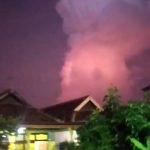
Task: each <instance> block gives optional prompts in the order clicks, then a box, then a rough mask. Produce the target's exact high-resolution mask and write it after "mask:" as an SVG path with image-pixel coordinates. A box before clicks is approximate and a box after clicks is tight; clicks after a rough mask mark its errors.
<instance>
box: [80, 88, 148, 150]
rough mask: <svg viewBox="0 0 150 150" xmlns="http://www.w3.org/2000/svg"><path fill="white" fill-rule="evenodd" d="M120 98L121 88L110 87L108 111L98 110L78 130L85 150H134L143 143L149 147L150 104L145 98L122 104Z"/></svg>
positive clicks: (106, 99)
mask: <svg viewBox="0 0 150 150" xmlns="http://www.w3.org/2000/svg"><path fill="white" fill-rule="evenodd" d="M120 101H121V97H120V95H119V92H118V89H117V88H116V87H115V86H112V87H110V88H109V89H108V91H107V93H106V96H105V97H104V111H103V112H98V111H96V112H94V113H93V114H92V115H91V116H90V117H89V119H88V120H87V121H86V123H85V124H84V125H83V126H81V127H80V128H79V129H78V134H79V147H80V149H81V150H133V149H136V148H138V149H139V147H138V146H139V145H140V146H141V145H142V144H143V145H142V146H143V148H147V146H146V145H147V143H149V142H148V141H147V139H148V138H147V137H149V136H150V115H149V114H150V104H149V103H148V102H147V101H144V100H143V101H132V102H131V101H129V102H128V104H127V105H124V106H122V105H121V103H120ZM148 131H149V132H148ZM135 143H136V144H137V143H138V146H137V145H136V144H135ZM139 143H140V144H139ZM145 150H147V149H145Z"/></svg>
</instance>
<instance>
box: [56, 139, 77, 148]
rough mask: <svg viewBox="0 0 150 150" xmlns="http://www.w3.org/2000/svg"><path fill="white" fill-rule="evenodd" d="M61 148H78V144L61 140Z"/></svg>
mask: <svg viewBox="0 0 150 150" xmlns="http://www.w3.org/2000/svg"><path fill="white" fill-rule="evenodd" d="M59 149H60V150H77V145H75V143H73V142H67V141H65V142H61V143H60V144H59Z"/></svg>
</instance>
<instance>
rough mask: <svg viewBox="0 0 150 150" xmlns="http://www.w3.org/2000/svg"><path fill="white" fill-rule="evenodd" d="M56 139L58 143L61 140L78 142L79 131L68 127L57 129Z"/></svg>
mask: <svg viewBox="0 0 150 150" xmlns="http://www.w3.org/2000/svg"><path fill="white" fill-rule="evenodd" d="M54 134H55V141H56V143H57V144H59V143H61V142H65V141H67V142H76V140H77V133H76V130H72V129H68V130H65V131H56V132H55V133H54Z"/></svg>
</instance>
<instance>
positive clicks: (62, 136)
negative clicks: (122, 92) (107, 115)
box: [0, 89, 102, 150]
mask: <svg viewBox="0 0 150 150" xmlns="http://www.w3.org/2000/svg"><path fill="white" fill-rule="evenodd" d="M95 109H99V110H102V108H101V107H100V106H99V104H98V103H97V102H96V101H95V100H94V99H93V98H92V97H90V96H85V97H81V98H78V99H74V100H70V101H67V102H63V103H59V104H56V105H53V106H50V107H46V108H44V109H42V110H39V109H37V108H35V107H33V106H31V105H30V104H28V103H27V102H26V101H25V100H24V98H22V97H21V96H20V95H19V94H18V93H17V92H15V91H13V90H11V89H9V90H6V91H4V92H3V93H1V94H0V115H1V116H3V117H5V118H7V117H14V118H16V117H17V118H19V123H18V126H17V128H18V132H17V134H14V135H12V136H8V141H9V150H56V149H57V148H56V147H57V145H58V144H59V143H61V142H63V141H75V140H76V137H77V134H76V128H78V127H79V126H80V125H81V124H82V123H83V122H84V121H85V120H86V118H87V117H88V116H89V114H90V113H91V112H92V111H93V110H95Z"/></svg>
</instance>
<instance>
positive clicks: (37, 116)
mask: <svg viewBox="0 0 150 150" xmlns="http://www.w3.org/2000/svg"><path fill="white" fill-rule="evenodd" d="M0 115H1V116H3V117H18V118H21V122H20V123H22V124H36V125H38V124H50V123H55V122H57V121H56V120H55V119H54V118H53V117H51V116H48V115H47V114H44V113H43V112H42V111H40V110H38V109H36V108H34V107H33V106H31V105H29V104H28V103H27V102H26V101H25V100H24V99H23V98H22V97H20V96H19V95H18V94H17V93H16V92H14V91H12V90H6V91H5V92H3V93H1V94H0Z"/></svg>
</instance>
